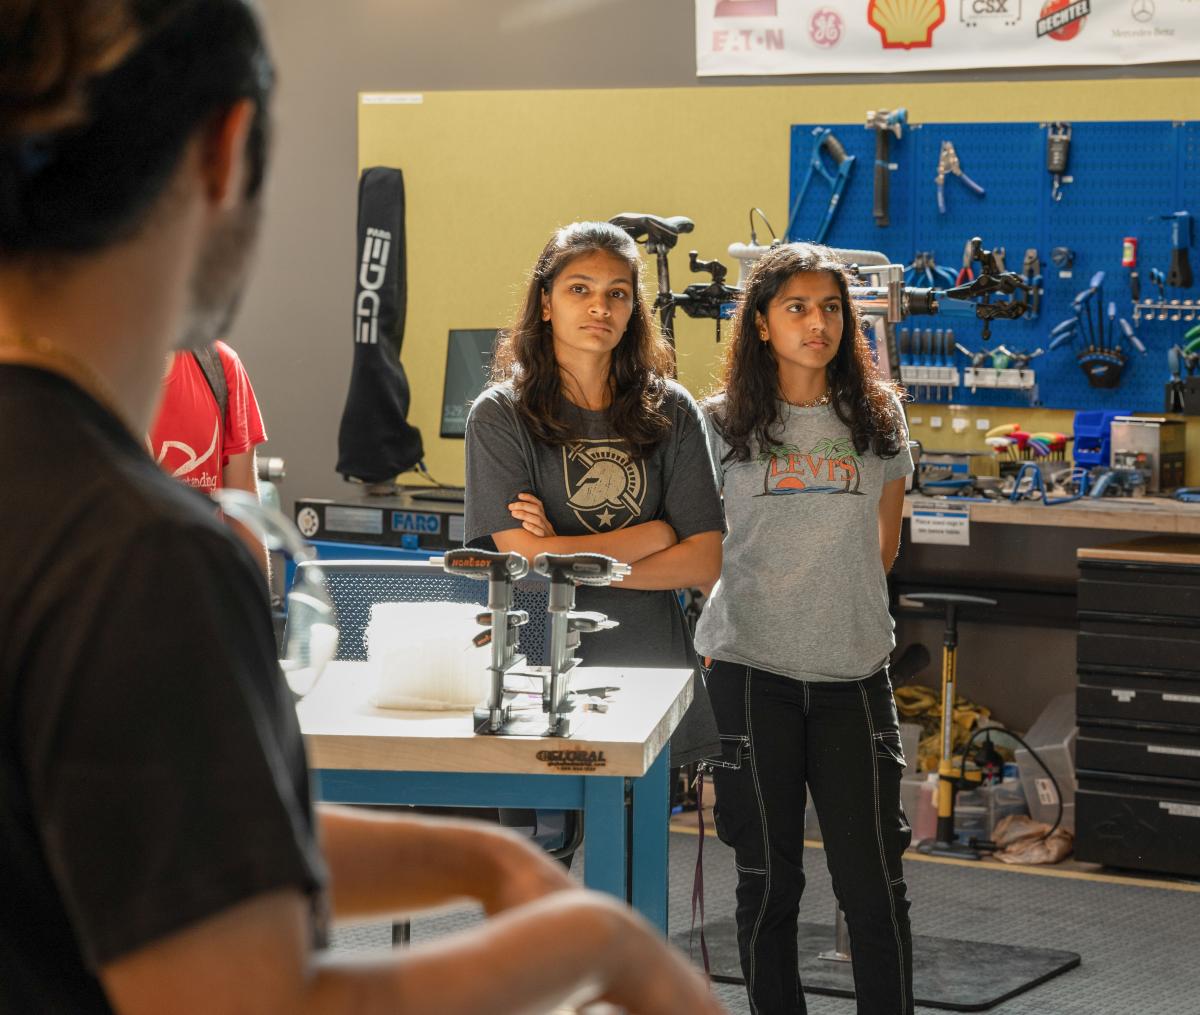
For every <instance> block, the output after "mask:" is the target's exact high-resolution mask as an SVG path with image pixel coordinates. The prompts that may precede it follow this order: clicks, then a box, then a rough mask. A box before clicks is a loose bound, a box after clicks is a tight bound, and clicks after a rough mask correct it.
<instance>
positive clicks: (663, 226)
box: [608, 212, 696, 248]
mask: <svg viewBox="0 0 1200 1015" xmlns="http://www.w3.org/2000/svg"><path fill="white" fill-rule="evenodd" d="M608 221H609V222H611V223H612V224H613V225H614V226H618V227H620V228H621V229H624V230H625V232H627V233H628V234H629V235H630V236H632V237H633V238H634V240H636V241H637V242H638V243H641V242H642V241H643V240H646V241H648V242H652V243H659V244H661V245H662V246H664V247H668V248H669V247H673V246H675V241H676V240H677V239H678V238H679V234H680V233H690V232H691V231H692V230H693V229H695V228H696V223H695V222H693V221H692V220H691V219H690V218H685V217H684V216H683V215H672V216H671V217H670V218H661V217H660V216H658V215H639V214H637V213H636V212H622V213H621V214H620V215H614V216H613V217H612V218H610V219H609V220H608Z"/></svg>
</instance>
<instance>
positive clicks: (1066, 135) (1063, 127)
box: [1046, 123, 1071, 201]
mask: <svg viewBox="0 0 1200 1015" xmlns="http://www.w3.org/2000/svg"><path fill="white" fill-rule="evenodd" d="M1070 152H1071V125H1070V124H1069V123H1052V124H1050V130H1049V133H1048V134H1047V135H1046V169H1047V171H1048V172H1049V173H1050V174H1051V175H1052V176H1053V182H1052V183H1051V185H1050V196H1051V197H1052V198H1053V199H1054V200H1055V201H1061V200H1062V182H1063V175H1064V174H1065V173H1066V171H1067V160H1068V157H1069V155H1070Z"/></svg>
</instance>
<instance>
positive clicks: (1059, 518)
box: [904, 493, 1200, 535]
mask: <svg viewBox="0 0 1200 1015" xmlns="http://www.w3.org/2000/svg"><path fill="white" fill-rule="evenodd" d="M934 501H937V502H938V503H944V504H949V505H952V506H955V507H961V508H966V509H968V510H969V511H970V516H971V522H972V523H975V522H981V523H985V524H998V525H1048V526H1057V527H1061V528H1077V529H1121V530H1124V531H1134V532H1162V533H1180V534H1191V535H1200V504H1185V503H1183V502H1182V501H1177V500H1171V499H1169V498H1166V497H1102V498H1098V499H1096V500H1092V499H1089V498H1087V497H1085V498H1083V499H1082V500H1076V501H1071V502H1070V503H1069V504H1052V505H1046V504H1043V503H1041V502H1040V501H1018V502H1017V503H1015V504H1014V503H1013V502H1011V501H1007V500H999V501H988V502H987V503H981V502H972V501H966V502H958V501H956V499H955V498H953V497H948V498H933V497H926V496H924V495H923V494H919V493H916V494H914V493H910V494H908V495H907V496H906V497H905V498H904V515H905V517H909V516H910V515H911V514H912V509H913V506H914V505H917V506H920V505H922V504H931V503H932V502H934Z"/></svg>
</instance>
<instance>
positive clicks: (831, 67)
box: [696, 0, 1200, 77]
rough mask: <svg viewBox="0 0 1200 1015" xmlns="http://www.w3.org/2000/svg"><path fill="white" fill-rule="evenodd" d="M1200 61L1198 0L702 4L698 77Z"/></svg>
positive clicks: (728, 0)
mask: <svg viewBox="0 0 1200 1015" xmlns="http://www.w3.org/2000/svg"><path fill="white" fill-rule="evenodd" d="M1181 60H1200V0H854V2H840V0H696V73H697V74H699V75H700V76H702V77H704V76H716V75H743V74H888V73H897V72H904V71H923V70H955V69H962V68H971V69H975V68H980V67H1034V66H1071V65H1075V66H1083V65H1089V64H1090V65H1096V64H1101V65H1118V66H1119V65H1125V64H1139V63H1164V62H1168V61H1181Z"/></svg>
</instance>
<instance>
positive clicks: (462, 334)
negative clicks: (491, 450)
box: [441, 328, 500, 437]
mask: <svg viewBox="0 0 1200 1015" xmlns="http://www.w3.org/2000/svg"><path fill="white" fill-rule="evenodd" d="M499 334H500V332H499V330H498V329H496V328H451V329H450V338H449V341H448V343H447V345H446V379H445V382H444V384H443V386H442V429H441V435H442V436H443V437H465V436H466V432H467V410H468V409H470V408H471V403H472V402H473V401H475V399H476V398H477V397H478V396H479V393H480V392H481V391H483V389H484V388H485V387H487V382H488V376H489V374H490V373H491V369H492V352H493V350H494V349H495V348H496V338H497V336H498V335H499Z"/></svg>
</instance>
